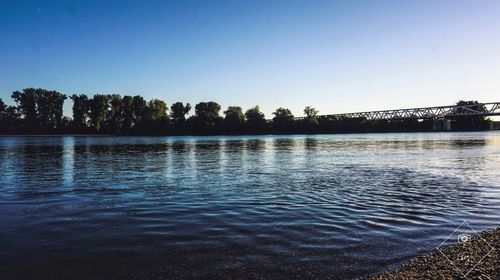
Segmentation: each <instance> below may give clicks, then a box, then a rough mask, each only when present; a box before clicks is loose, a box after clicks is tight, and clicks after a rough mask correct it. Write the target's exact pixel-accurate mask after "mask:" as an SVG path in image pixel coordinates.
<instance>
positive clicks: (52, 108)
mask: <svg viewBox="0 0 500 280" xmlns="http://www.w3.org/2000/svg"><path fill="white" fill-rule="evenodd" d="M35 92H36V95H37V99H36V104H37V106H36V107H37V115H38V116H37V118H38V121H39V123H40V127H41V128H42V129H49V130H50V129H54V128H60V127H61V122H62V117H63V104H64V100H66V98H67V97H66V95H64V94H62V93H60V92H57V91H54V90H51V91H48V90H44V89H36V90H35Z"/></svg>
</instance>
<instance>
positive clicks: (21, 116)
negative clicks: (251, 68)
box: [0, 88, 489, 135]
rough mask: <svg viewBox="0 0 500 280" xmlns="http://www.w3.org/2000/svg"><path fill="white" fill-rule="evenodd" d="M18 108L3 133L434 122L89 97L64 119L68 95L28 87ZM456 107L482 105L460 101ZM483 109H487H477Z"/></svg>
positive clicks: (248, 130) (2, 114)
mask: <svg viewBox="0 0 500 280" xmlns="http://www.w3.org/2000/svg"><path fill="white" fill-rule="evenodd" d="M12 99H13V100H14V102H15V105H14V106H7V105H6V104H5V103H4V102H3V101H2V100H1V99H0V133H6V134H56V133H77V134H85V133H89V134H118V135H186V134H190V135H209V134H266V133H346V132H389V131H431V130H432V120H423V121H419V120H417V119H407V120H390V121H387V120H380V121H369V120H367V119H365V118H341V117H335V116H319V115H318V110H316V109H315V108H313V107H310V106H307V107H306V108H305V109H304V115H305V117H303V118H300V119H297V118H295V116H294V115H293V114H292V112H291V111H290V110H289V109H287V108H278V109H276V111H274V112H273V118H272V119H271V120H266V118H265V116H264V114H263V113H262V112H261V110H260V108H259V106H255V107H253V108H250V109H248V110H246V111H245V112H244V111H243V109H242V108H241V107H238V106H229V107H228V108H227V110H225V111H223V116H221V106H220V105H219V104H217V103H216V102H213V101H210V102H200V103H198V104H196V106H195V107H194V115H192V116H190V117H188V114H189V112H190V111H191V109H192V108H191V105H190V104H189V103H187V104H184V103H182V102H176V103H174V104H172V105H171V106H170V108H169V107H168V106H167V104H166V103H165V102H164V101H162V100H159V99H152V100H149V101H146V100H145V99H144V98H143V97H141V96H139V95H136V96H129V95H125V96H121V95H119V94H96V95H94V96H92V97H89V96H87V95H85V94H80V95H77V94H74V95H71V96H69V99H71V100H72V101H73V119H70V118H68V117H65V116H63V104H64V101H65V100H66V99H68V96H66V95H65V94H62V93H60V92H57V91H53V90H51V91H49V90H45V89H40V88H38V89H35V88H27V89H24V90H22V91H15V92H13V93H12ZM457 104H458V105H466V104H478V102H477V101H459V102H458V103H457ZM478 109H479V110H484V108H481V105H478ZM453 123H454V127H453V128H454V130H482V129H488V128H489V122H488V121H487V120H485V118H484V117H480V116H474V117H460V118H454V119H453Z"/></svg>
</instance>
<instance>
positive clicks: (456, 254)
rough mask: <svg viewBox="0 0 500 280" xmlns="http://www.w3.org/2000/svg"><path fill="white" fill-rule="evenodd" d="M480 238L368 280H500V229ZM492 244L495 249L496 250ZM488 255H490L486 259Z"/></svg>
mask: <svg viewBox="0 0 500 280" xmlns="http://www.w3.org/2000/svg"><path fill="white" fill-rule="evenodd" d="M480 237H482V239H481V238H480ZM480 237H478V236H475V237H473V238H472V240H471V242H470V243H469V244H467V245H465V244H455V245H452V246H450V247H447V248H445V249H443V250H442V253H441V252H439V251H438V250H434V251H432V252H431V253H429V254H427V255H424V256H421V257H418V258H415V259H413V260H411V261H409V262H408V263H406V264H404V265H402V266H401V267H399V268H397V269H395V270H393V271H389V272H385V273H382V274H378V275H375V276H372V277H370V278H368V279H372V280H382V279H384V280H386V279H391V280H392V279H494V280H498V279H500V250H499V248H500V227H499V228H496V229H493V230H490V231H486V232H483V233H481V234H480ZM488 244H489V245H490V246H492V247H493V248H494V249H493V250H492V248H491V247H490V246H488ZM490 250H492V251H490ZM488 252H490V253H489V255H487V254H488ZM445 255H446V257H445ZM485 255H487V256H486V257H484V256H485ZM483 257H484V258H483ZM447 258H449V259H447ZM452 263H453V264H452ZM476 264H477V265H476ZM459 270H460V271H459Z"/></svg>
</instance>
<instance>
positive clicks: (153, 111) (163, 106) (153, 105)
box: [148, 99, 168, 120]
mask: <svg viewBox="0 0 500 280" xmlns="http://www.w3.org/2000/svg"><path fill="white" fill-rule="evenodd" d="M148 118H149V119H152V120H162V119H168V107H167V103H165V101H163V100H159V99H152V100H150V101H149V102H148Z"/></svg>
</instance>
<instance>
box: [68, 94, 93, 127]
mask: <svg viewBox="0 0 500 280" xmlns="http://www.w3.org/2000/svg"><path fill="white" fill-rule="evenodd" d="M70 98H71V100H73V126H74V128H75V129H77V130H82V129H86V128H87V120H88V117H89V109H90V101H89V98H88V96H87V95H85V94H80V95H76V94H73V95H72V96H71V97H70Z"/></svg>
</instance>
